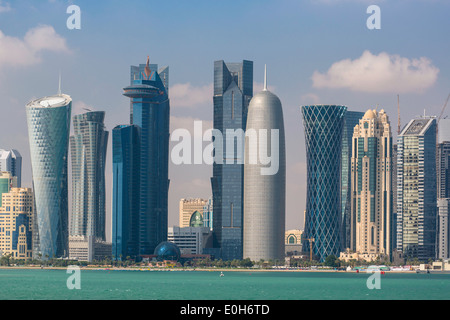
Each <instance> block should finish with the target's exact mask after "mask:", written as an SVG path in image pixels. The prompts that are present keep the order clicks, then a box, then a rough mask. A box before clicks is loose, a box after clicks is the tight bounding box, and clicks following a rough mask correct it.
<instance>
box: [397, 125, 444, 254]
mask: <svg viewBox="0 0 450 320" xmlns="http://www.w3.org/2000/svg"><path fill="white" fill-rule="evenodd" d="M397 148H398V151H397V163H398V164H397V226H398V234H397V250H399V251H402V252H403V254H404V256H405V258H406V259H414V258H417V259H419V260H420V261H427V260H428V259H430V258H431V259H434V258H435V246H436V210H437V202H436V201H437V190H436V185H437V183H436V119H435V118H432V117H421V118H417V119H414V120H411V121H410V122H409V123H408V125H407V126H406V127H405V128H404V129H403V131H402V132H401V134H400V135H399V136H398V143H397Z"/></svg>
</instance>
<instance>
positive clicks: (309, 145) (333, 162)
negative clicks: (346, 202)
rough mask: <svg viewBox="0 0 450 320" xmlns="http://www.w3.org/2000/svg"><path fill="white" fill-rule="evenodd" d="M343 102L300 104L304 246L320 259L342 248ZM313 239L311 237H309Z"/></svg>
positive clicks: (344, 108)
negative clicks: (304, 183) (304, 178)
mask: <svg viewBox="0 0 450 320" xmlns="http://www.w3.org/2000/svg"><path fill="white" fill-rule="evenodd" d="M346 111H347V107H345V106H337V105H312V106H303V107H301V112H302V116H303V126H304V130H305V141H306V161H307V197H306V215H305V230H304V240H305V242H304V248H305V249H306V251H309V248H310V245H309V240H308V241H307V239H314V241H313V254H314V255H316V256H317V257H318V258H319V259H320V261H322V262H323V261H324V260H325V259H326V258H327V257H328V256H330V255H334V256H336V257H338V256H339V253H340V250H341V238H342V230H341V221H342V205H341V201H340V198H341V184H340V177H341V157H342V132H343V127H344V116H345V113H346ZM311 241H312V240H311Z"/></svg>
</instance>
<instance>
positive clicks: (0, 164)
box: [0, 149, 22, 188]
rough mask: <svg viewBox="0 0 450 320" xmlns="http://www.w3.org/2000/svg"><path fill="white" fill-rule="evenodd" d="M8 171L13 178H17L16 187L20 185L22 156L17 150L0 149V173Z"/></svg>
mask: <svg viewBox="0 0 450 320" xmlns="http://www.w3.org/2000/svg"><path fill="white" fill-rule="evenodd" d="M1 171H8V172H10V173H11V174H12V175H13V176H14V177H17V187H18V188H20V187H21V184H22V156H21V155H20V153H19V151H17V150H9V151H7V150H1V149H0V172H1Z"/></svg>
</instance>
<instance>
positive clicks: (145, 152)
mask: <svg viewBox="0 0 450 320" xmlns="http://www.w3.org/2000/svg"><path fill="white" fill-rule="evenodd" d="M168 79H169V69H168V67H165V68H163V69H161V70H159V71H158V66H157V65H156V64H150V63H149V59H147V64H141V65H139V66H132V67H131V78H130V80H131V84H130V86H128V87H126V88H124V95H125V96H126V97H128V98H130V99H131V115H130V120H131V124H133V125H136V126H137V127H139V149H140V156H139V157H140V163H139V165H140V174H139V178H140V182H139V184H140V188H139V193H140V196H139V254H140V255H151V254H153V253H154V250H155V248H156V246H157V245H158V244H160V243H161V242H163V241H167V227H168V193H169V134H170V131H169V130H170V129H169V122H170V104H169V95H168V86H169V81H168Z"/></svg>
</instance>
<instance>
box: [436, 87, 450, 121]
mask: <svg viewBox="0 0 450 320" xmlns="http://www.w3.org/2000/svg"><path fill="white" fill-rule="evenodd" d="M449 99H450V94H449V95H448V97H447V100H446V101H445V104H444V106H443V107H442V110H441V114H440V115H439V118H438V119H437V123H438V124H439V121H440V120H441V118H442V116H443V115H444V111H445V108H446V107H447V104H448V100H449Z"/></svg>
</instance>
